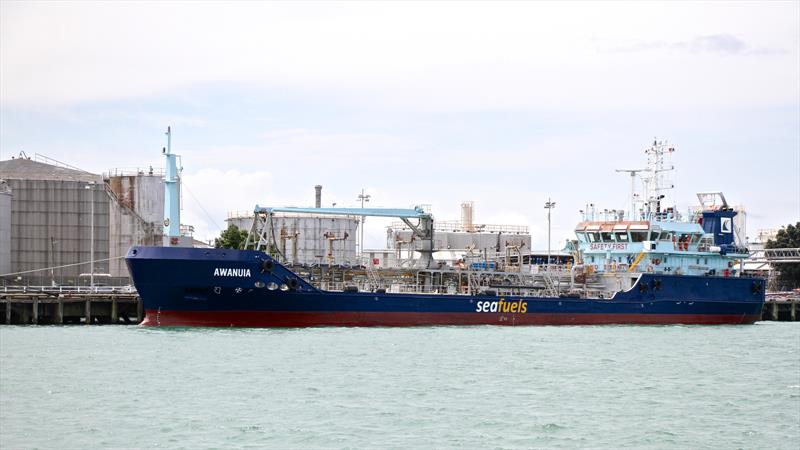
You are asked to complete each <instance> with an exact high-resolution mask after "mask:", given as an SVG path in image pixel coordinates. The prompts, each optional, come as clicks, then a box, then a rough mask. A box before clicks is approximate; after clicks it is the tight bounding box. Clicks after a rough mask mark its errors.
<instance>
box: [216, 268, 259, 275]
mask: <svg viewBox="0 0 800 450" xmlns="http://www.w3.org/2000/svg"><path fill="white" fill-rule="evenodd" d="M214 276H215V277H249V276H250V269H234V268H231V267H217V268H215V269H214Z"/></svg>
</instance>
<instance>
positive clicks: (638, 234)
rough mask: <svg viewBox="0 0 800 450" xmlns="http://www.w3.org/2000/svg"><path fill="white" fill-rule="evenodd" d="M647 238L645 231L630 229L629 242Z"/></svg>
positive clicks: (642, 240) (641, 240)
mask: <svg viewBox="0 0 800 450" xmlns="http://www.w3.org/2000/svg"><path fill="white" fill-rule="evenodd" d="M646 240H647V231H631V242H644V241H646Z"/></svg>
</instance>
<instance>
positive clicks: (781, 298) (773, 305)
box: [761, 291, 800, 322]
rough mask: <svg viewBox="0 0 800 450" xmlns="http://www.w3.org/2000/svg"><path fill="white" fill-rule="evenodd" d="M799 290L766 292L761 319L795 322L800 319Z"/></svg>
mask: <svg viewBox="0 0 800 450" xmlns="http://www.w3.org/2000/svg"><path fill="white" fill-rule="evenodd" d="M798 316H800V292H796V291H792V292H767V299H766V301H765V302H764V309H762V310H761V320H772V321H779V322H797V320H798V319H800V317H798Z"/></svg>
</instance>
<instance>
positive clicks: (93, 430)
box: [0, 322, 800, 449]
mask: <svg viewBox="0 0 800 450" xmlns="http://www.w3.org/2000/svg"><path fill="white" fill-rule="evenodd" d="M451 447H458V448H470V449H471V448H491V449H494V448H635V449H645V448H654V449H669V448H680V449H702V448H714V449H716V448H765V449H782V448H785V449H797V448H799V447H800V323H776V322H760V323H758V324H756V325H752V326H581V327H566V326H565V327H516V328H510V327H509V328H506V327H488V326H481V327H430V328H315V329H288V330H277V329H179V328H176V329H148V328H140V327H133V326H132V327H124V326H71V327H49V326H27V327H16V326H2V327H0V448H2V449H17V448H58V449H61V448H82V449H83V448H191V449H195V448H424V449H427V448H451Z"/></svg>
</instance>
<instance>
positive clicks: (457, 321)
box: [142, 310, 761, 328]
mask: <svg viewBox="0 0 800 450" xmlns="http://www.w3.org/2000/svg"><path fill="white" fill-rule="evenodd" d="M758 320H761V316H760V315H743V314H738V315H733V314H496V313H494V314H493V313H392V312H274V311H269V312H261V311H160V312H159V311H157V310H147V311H146V317H145V319H144V321H143V322H142V325H143V326H162V327H163V326H166V327H278V328H280V327H283V328H298V327H320V326H339V327H412V326H432V325H505V326H508V325H601V324H635V325H665V324H687V325H690V324H696V325H721V324H748V323H753V322H756V321H758Z"/></svg>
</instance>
